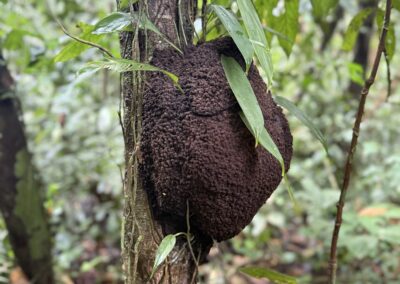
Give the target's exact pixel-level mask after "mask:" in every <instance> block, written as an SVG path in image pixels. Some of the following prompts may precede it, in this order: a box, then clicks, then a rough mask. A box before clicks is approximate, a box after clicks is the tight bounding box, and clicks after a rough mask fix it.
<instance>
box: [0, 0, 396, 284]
mask: <svg viewBox="0 0 400 284" xmlns="http://www.w3.org/2000/svg"><path fill="white" fill-rule="evenodd" d="M0 2H1V3H0V9H1V11H2V13H0V46H1V49H2V51H3V54H4V56H5V57H6V60H7V62H8V64H9V68H10V69H11V71H12V73H13V76H14V79H15V80H16V82H17V84H16V88H17V89H16V90H17V95H18V97H19V98H20V99H21V101H22V106H23V110H24V117H23V118H24V121H25V124H26V131H27V134H28V138H29V143H30V145H29V146H30V150H31V151H32V152H33V153H34V162H35V164H36V166H37V168H38V169H39V170H40V174H41V177H42V180H43V182H44V184H45V186H46V189H47V202H46V207H47V209H48V211H49V213H50V214H51V223H52V232H53V234H54V240H55V248H54V255H55V257H54V259H55V267H56V271H57V274H58V277H59V279H64V278H65V277H67V278H71V279H74V280H76V279H92V280H93V279H95V280H93V281H94V282H96V281H105V279H108V280H110V281H114V282H116V281H118V280H121V271H120V260H119V258H120V243H119V242H120V222H121V215H122V214H121V201H122V190H121V187H122V183H121V176H122V173H123V171H124V170H123V139H122V133H121V129H120V126H119V118H118V111H119V103H120V101H119V78H118V74H115V73H112V72H109V71H107V70H102V71H101V72H99V73H95V74H94V73H93V74H91V73H85V74H83V75H80V76H77V75H76V74H77V72H78V70H80V68H81V67H83V66H84V64H85V63H86V62H88V61H93V60H99V59H101V58H102V54H101V53H100V52H99V51H98V50H96V49H94V48H86V47H84V46H82V45H80V44H77V43H76V42H73V41H71V39H69V38H68V37H67V36H66V35H64V34H63V32H62V30H61V28H60V27H59V25H58V24H57V20H59V21H61V22H62V23H63V25H64V26H65V27H66V28H67V29H68V31H69V32H70V33H71V34H74V35H77V36H82V32H83V33H85V28H84V27H88V26H87V25H91V27H93V26H94V25H95V24H96V23H97V22H98V21H99V20H100V19H102V18H104V17H106V16H107V15H109V14H111V13H112V12H113V11H115V10H116V8H115V3H114V1H112V0H109V1H103V2H98V1H84V2H82V1H76V0H70V1H55V0H47V1H33V0H26V1H22V0H15V1H0ZM200 2H201V1H200ZM285 2H290V1H261V0H260V1H259V0H256V1H254V3H255V5H256V8H257V11H258V13H259V15H260V17H261V19H262V24H263V27H264V28H265V32H266V36H267V39H268V40H269V42H270V43H271V55H272V59H273V65H274V70H275V71H274V84H273V86H272V88H271V89H272V92H273V94H274V95H277V96H282V97H285V98H287V99H290V100H291V101H292V102H295V103H296V105H297V106H298V107H299V108H300V109H302V110H303V111H304V112H305V113H306V114H307V115H308V116H309V117H310V118H311V119H312V121H313V123H314V124H315V125H317V127H318V128H319V129H320V130H321V131H322V133H323V134H324V136H325V138H326V140H327V144H328V147H329V152H330V155H331V159H328V157H327V156H326V153H325V151H324V149H323V147H322V146H321V144H320V143H319V142H318V140H316V139H315V138H314V137H313V136H312V134H311V133H310V131H309V129H308V128H307V127H305V126H304V125H303V124H301V123H300V122H299V121H298V120H296V118H295V117H293V116H291V115H288V119H289V121H290V125H291V129H292V133H293V136H294V157H293V160H292V164H291V168H290V171H289V179H290V182H291V184H292V187H293V190H294V194H295V197H296V199H297V201H298V203H299V204H300V206H301V209H302V210H301V212H300V213H299V212H297V211H296V210H294V208H293V203H292V202H291V201H290V198H289V196H288V194H287V192H286V190H284V188H280V189H278V190H277V191H276V192H275V193H274V194H273V196H272V197H271V199H270V200H268V202H267V205H266V206H265V207H263V208H262V209H261V210H260V212H259V213H258V214H257V215H256V216H255V217H254V220H253V222H252V224H251V225H249V226H248V227H247V228H246V229H245V230H244V232H242V233H241V234H240V235H238V236H237V237H235V238H234V239H232V240H230V241H228V242H225V243H221V244H219V245H217V246H216V247H215V248H213V249H212V251H211V254H210V257H209V259H210V262H209V263H208V264H206V265H203V266H202V267H201V268H200V272H201V281H202V282H203V283H224V281H225V282H228V283H229V282H232V281H235V280H237V279H239V280H238V281H240V279H242V278H243V277H246V276H244V275H243V274H240V273H239V272H238V269H239V268H240V267H242V266H246V265H247V266H249V265H252V266H265V267H269V268H271V269H274V270H276V271H280V272H282V273H286V274H289V275H293V276H296V277H298V279H299V280H300V283H326V282H327V278H326V274H327V259H328V255H329V246H330V241H331V233H332V229H333V221H334V216H335V212H336V207H335V204H336V202H337V200H338V196H339V188H340V186H341V180H342V175H343V165H344V161H345V158H346V154H347V149H348V147H349V142H350V138H351V128H352V125H353V121H354V116H355V111H356V106H357V103H358V101H357V99H358V97H359V94H358V93H350V92H349V90H350V89H349V84H350V82H351V81H354V82H356V83H358V84H360V83H362V81H363V79H364V70H363V69H362V67H361V65H359V64H357V63H355V62H353V54H352V52H348V51H344V50H343V49H342V47H343V46H344V42H345V40H346V37H348V34H349V31H348V26H349V24H350V23H351V21H352V19H353V18H354V17H355V16H356V15H357V14H358V13H359V12H360V8H359V7H358V5H357V1H306V0H302V1H299V5H298V8H299V11H298V15H299V25H298V30H299V32H298V33H297V35H293V30H290V31H288V30H287V29H285V28H283V24H281V21H282V15H285V13H289V12H288V11H286V10H285V7H288V6H285V5H284V3H285ZM322 2H324V3H325V4H326V5H325V6H324V5H322V6H320V5H321V3H322ZM213 3H214V4H219V5H223V6H225V7H226V8H232V11H233V12H234V13H237V12H238V9H237V4H236V2H235V1H227V0H219V1H213ZM324 3H322V4H324ZM395 3H396V5H397V1H396V2H395ZM267 4H268V5H269V6H268V7H269V8H268V9H265V5H267ZM338 7H341V9H343V10H344V14H343V15H342V16H341V17H339V18H337V17H336V16H335V15H336V9H338ZM379 7H380V8H382V6H381V4H379ZM392 13H393V17H392V18H393V19H394V24H393V25H392V30H393V34H394V36H395V37H393V38H397V39H399V38H400V29H397V30H395V29H394V28H395V27H397V26H399V24H400V21H399V19H400V17H399V16H400V13H399V11H398V10H393V12H392ZM289 14H290V15H291V16H293V13H289ZM378 14H379V12H378ZM198 21H199V19H198V20H197V21H196V22H195V27H196V28H197V27H199V26H201V25H198V23H199V22H198ZM290 21H291V22H293V17H292V18H291V19H290ZM335 21H336V26H335V30H334V32H333V34H332V37H331V38H330V39H329V44H327V45H326V46H325V47H322V42H323V41H324V40H326V35H327V33H328V30H329V28H328V27H329V25H330V24H332V23H333V22H335ZM353 22H354V21H353ZM270 23H271V24H270ZM374 25H375V26H374V28H373V29H372V38H371V42H370V48H371V51H372V52H373V51H374V50H375V48H376V46H377V40H378V32H379V31H378V27H377V26H376V23H375V24H374ZM278 27H281V28H278ZM286 28H287V27H286ZM82 29H83V30H82ZM208 30H209V33H208V34H207V39H212V38H215V37H217V36H220V35H222V34H226V31H225V30H224V28H223V26H222V25H221V24H220V23H219V22H218V20H217V19H216V18H215V17H214V16H213V17H211V19H210V21H209V24H208ZM361 30H363V29H362V28H361ZM197 31H198V33H199V34H201V31H200V29H197ZM346 31H347V32H346ZM370 32H371V31H370ZM357 33H358V32H356V35H357ZM351 37H353V35H352V36H351ZM95 40H96V42H98V43H99V44H100V45H102V46H104V47H105V48H107V50H110V51H111V52H112V53H113V54H119V46H118V38H117V35H116V34H107V35H103V36H101V37H98V38H96V39H95ZM285 40H286V41H285ZM287 40H290V42H287ZM291 42H293V45H292V44H290V43H291ZM65 46H75V49H74V50H75V51H77V50H78V51H79V52H78V51H77V52H76V53H75V55H74V56H73V57H70V58H67V59H71V60H69V61H66V62H62V63H61V62H55V60H54V59H55V57H56V56H57V55H58V56H60V51H61V50H62V49H63V48H64V47H65ZM345 46H348V43H347V44H346V45H345ZM354 48H357V47H356V46H353V49H354ZM397 49H398V48H397ZM289 54H290V56H288V55H289ZM392 54H393V58H392V60H391V65H392V66H394V67H395V66H399V65H400V56H399V53H398V52H397V53H396V46H395V45H394V46H393V52H392ZM75 56H76V57H75ZM63 59H65V58H63ZM65 60H66V59H65ZM59 61H64V60H59ZM391 71H392V72H391V73H392V95H391V97H390V98H389V99H387V67H386V65H385V64H384V61H382V62H381V68H380V71H379V74H378V77H377V82H376V84H375V85H374V86H373V88H372V89H371V94H370V96H369V98H368V101H367V106H366V113H365V117H364V121H363V124H362V127H361V128H362V129H361V134H360V144H359V146H358V148H357V154H356V159H355V162H354V171H353V176H352V180H351V181H352V182H351V185H350V191H349V194H348V198H347V203H346V206H345V214H344V224H343V228H342V231H341V235H340V240H339V261H340V262H339V275H338V281H339V282H340V283H393V284H394V283H398V281H399V279H400V259H399V257H398V256H399V255H400V147H399V146H398V144H399V142H400V138H399V128H398V121H400V72H399V71H398V68H392V70H391ZM283 186H284V185H282V186H281V187H283ZM14 266H15V265H14V263H13V255H12V252H11V250H10V246H9V244H8V241H7V233H6V230H5V228H4V224H3V223H2V221H0V283H7V281H8V280H7V279H8V277H9V273H10V271H11V270H12V268H13V267H14ZM90 283H91V282H90ZM239 283H240V282H239Z"/></svg>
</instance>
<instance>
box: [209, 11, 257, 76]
mask: <svg viewBox="0 0 400 284" xmlns="http://www.w3.org/2000/svg"><path fill="white" fill-rule="evenodd" d="M211 9H212V10H213V11H214V12H215V14H216V15H217V16H218V18H219V19H220V21H221V23H222V24H223V25H224V27H225V29H226V30H227V31H228V33H229V35H230V36H231V37H232V39H233V41H234V42H235V44H236V46H237V47H238V49H239V50H240V53H241V54H242V56H243V58H244V61H245V62H246V70H248V69H249V67H250V64H251V62H252V60H253V54H254V50H253V47H252V44H251V42H250V41H249V39H248V38H247V36H246V33H245V31H244V30H243V28H242V26H241V25H240V23H239V21H238V20H237V19H236V17H235V16H234V15H233V14H232V13H231V12H230V11H228V10H226V9H225V8H224V7H222V6H220V5H211Z"/></svg>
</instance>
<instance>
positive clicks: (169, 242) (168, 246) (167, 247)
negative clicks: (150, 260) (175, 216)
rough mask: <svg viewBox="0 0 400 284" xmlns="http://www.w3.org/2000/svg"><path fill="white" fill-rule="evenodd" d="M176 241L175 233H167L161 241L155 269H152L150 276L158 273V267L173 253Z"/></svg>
mask: <svg viewBox="0 0 400 284" xmlns="http://www.w3.org/2000/svg"><path fill="white" fill-rule="evenodd" d="M175 243H176V236H175V235H167V236H165V238H164V239H163V240H162V241H161V243H160V245H159V246H158V248H157V252H156V258H155V260H154V265H153V269H152V271H151V276H150V278H152V277H153V275H154V273H156V271H157V269H158V267H159V266H160V265H161V264H162V263H163V262H164V260H165V259H166V258H167V256H168V255H169V254H170V253H171V251H172V249H173V248H174V246H175Z"/></svg>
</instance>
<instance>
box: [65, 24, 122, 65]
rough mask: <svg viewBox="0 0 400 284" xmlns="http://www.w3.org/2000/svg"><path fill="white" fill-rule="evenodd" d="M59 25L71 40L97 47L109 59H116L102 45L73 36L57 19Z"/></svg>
mask: <svg viewBox="0 0 400 284" xmlns="http://www.w3.org/2000/svg"><path fill="white" fill-rule="evenodd" d="M57 23H58V25H59V26H60V27H61V29H62V31H63V32H64V34H65V35H67V36H69V37H70V38H72V39H74V40H76V41H77V42H80V43H83V44H86V45H89V46H91V47H95V48H97V49H99V50H100V51H101V52H103V53H105V54H107V55H108V56H109V57H111V58H114V55H112V53H111V52H109V51H108V50H107V49H105V48H104V47H102V46H101V45H98V44H95V43H93V42H90V41H87V40H84V39H81V38H79V37H76V36H73V35H71V34H70V33H69V32H68V31H67V29H66V28H65V27H64V26H63V24H62V23H61V22H60V21H59V20H58V19H57Z"/></svg>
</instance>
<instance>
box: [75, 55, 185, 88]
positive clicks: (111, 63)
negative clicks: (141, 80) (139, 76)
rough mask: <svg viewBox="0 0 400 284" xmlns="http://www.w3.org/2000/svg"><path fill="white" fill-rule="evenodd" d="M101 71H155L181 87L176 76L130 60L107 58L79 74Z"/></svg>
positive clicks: (89, 64)
mask: <svg viewBox="0 0 400 284" xmlns="http://www.w3.org/2000/svg"><path fill="white" fill-rule="evenodd" d="M100 69H109V70H112V71H115V72H120V73H121V72H129V71H153V72H162V73H164V74H165V75H167V76H168V77H169V78H170V79H171V80H172V82H173V83H174V85H175V86H176V87H178V88H179V89H180V90H181V88H180V86H179V83H178V81H179V78H178V76H176V75H175V74H173V73H171V72H168V71H166V70H163V69H161V68H158V67H155V66H153V65H150V64H145V63H140V62H136V61H133V60H128V59H119V58H106V59H104V60H99V61H92V62H88V63H87V64H86V65H85V66H84V67H83V68H82V69H81V70H80V71H79V72H78V73H83V72H88V71H93V70H95V71H97V70H100Z"/></svg>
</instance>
